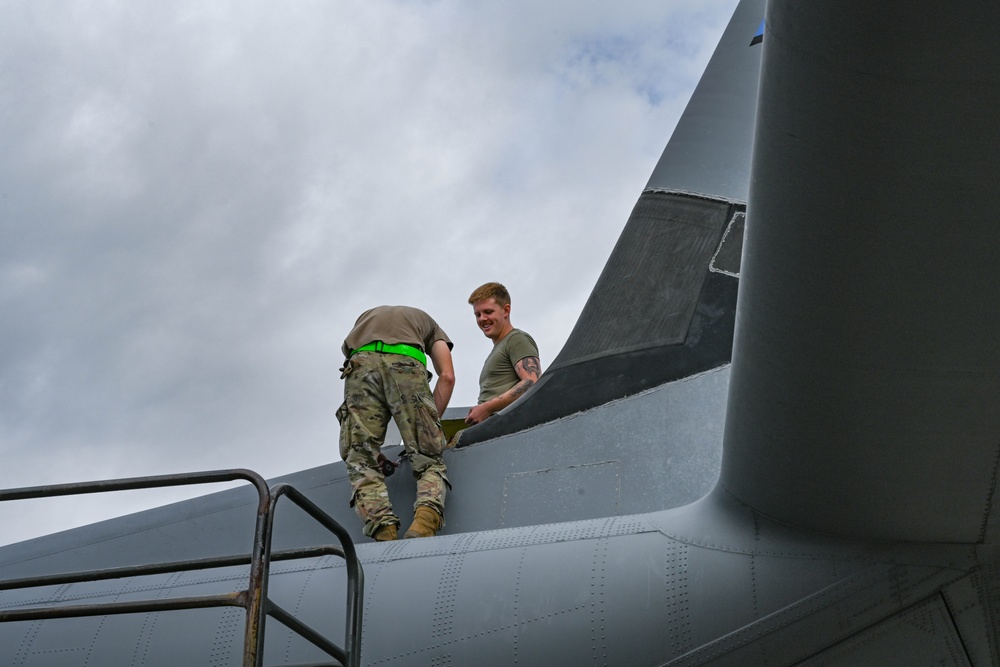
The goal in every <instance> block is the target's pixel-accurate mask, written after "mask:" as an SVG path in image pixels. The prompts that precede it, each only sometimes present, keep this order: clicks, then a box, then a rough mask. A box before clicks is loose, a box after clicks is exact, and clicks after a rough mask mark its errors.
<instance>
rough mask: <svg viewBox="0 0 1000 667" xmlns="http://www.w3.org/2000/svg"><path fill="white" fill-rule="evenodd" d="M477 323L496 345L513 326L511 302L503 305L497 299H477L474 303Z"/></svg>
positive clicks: (473, 307) (473, 309)
mask: <svg viewBox="0 0 1000 667" xmlns="http://www.w3.org/2000/svg"><path fill="white" fill-rule="evenodd" d="M472 312H473V313H474V314H475V315H476V324H477V325H479V329H480V330H481V331H482V332H483V334H485V335H486V337H487V338H489V339H490V340H492V341H493V344H494V345H496V344H497V343H498V342H499V341H500V339H501V338H503V337H504V336H506V335H507V334H508V333H509V332H510V331H511V329H513V327H512V326H511V324H510V304H509V303H508V304H507V305H505V306H501V305H500V304H498V303H497V300H496V299H486V300H485V301H476V302H475V303H473V304H472Z"/></svg>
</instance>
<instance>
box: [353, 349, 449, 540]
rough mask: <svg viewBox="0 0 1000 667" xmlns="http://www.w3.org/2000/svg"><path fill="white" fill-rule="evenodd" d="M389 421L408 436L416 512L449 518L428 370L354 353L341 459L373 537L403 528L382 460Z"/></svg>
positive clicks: (403, 359) (395, 357)
mask: <svg viewBox="0 0 1000 667" xmlns="http://www.w3.org/2000/svg"><path fill="white" fill-rule="evenodd" d="M390 417H391V418H392V419H394V420H395V421H396V426H397V427H398V428H399V432H400V434H401V435H402V436H403V446H404V447H405V448H406V453H407V454H408V455H409V458H410V464H411V466H412V469H413V476H414V477H415V478H416V479H417V499H416V502H415V503H414V505H413V507H414V509H416V508H417V507H419V506H420V505H427V506H429V507H432V508H434V509H435V510H437V512H438V513H439V514H441V516H444V500H445V494H446V492H447V487H448V477H447V468H446V467H445V464H444V459H443V458H442V457H441V452H442V451H444V449H445V438H444V431H442V430H441V420H440V417H439V416H438V412H437V407H436V406H435V405H434V397H433V396H432V395H431V390H430V386H429V385H428V384H427V371H426V369H425V368H424V366H423V364H421V363H420V362H419V361H417V360H416V359H411V358H410V357H407V356H403V355H399V354H382V353H379V352H357V353H355V354H354V356H352V357H351V358H350V359H349V360H348V361H347V364H346V366H345V368H344V404H343V405H341V406H340V409H339V410H337V418H338V419H339V420H340V456H341V457H342V458H343V459H344V462H345V463H346V464H347V476H348V479H349V480H350V482H351V489H352V491H353V494H352V497H351V503H352V504H353V505H354V511H355V512H357V514H358V517H359V518H360V519H361V520H362V521H363V522H364V524H365V535H368V536H372V535H374V534H375V531H377V530H378V529H379V528H381V527H382V526H385V525H389V524H395V525H397V526H398V525H399V518H398V517H397V516H396V515H395V513H394V512H393V511H392V503H391V502H390V501H389V490H388V489H387V488H386V486H385V477H384V476H383V475H382V471H381V469H380V468H379V465H378V461H377V459H378V455H379V453H380V451H381V448H382V443H383V442H384V441H385V432H386V427H387V426H388V424H389V418H390Z"/></svg>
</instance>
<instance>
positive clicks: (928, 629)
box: [801, 595, 972, 667]
mask: <svg viewBox="0 0 1000 667" xmlns="http://www.w3.org/2000/svg"><path fill="white" fill-rule="evenodd" d="M801 665H802V667H853V666H854V665H941V666H942V667H971V665H972V663H971V662H970V661H969V657H968V654H967V653H966V651H965V649H964V647H963V646H962V640H961V638H960V637H959V635H958V631H957V630H956V629H955V624H954V622H953V621H952V620H951V614H949V613H948V608H947V606H946V605H945V603H944V600H943V599H942V597H941V596H940V595H935V596H934V597H932V598H930V599H928V600H925V601H923V602H921V603H919V604H916V605H914V606H912V607H910V608H908V609H904V610H902V611H900V612H899V613H898V614H896V615H895V616H893V617H891V618H888V619H886V620H884V621H882V622H881V623H877V624H875V625H873V626H872V627H870V628H868V629H866V630H864V631H863V632H860V633H858V634H857V635H854V636H853V637H851V638H850V639H848V640H846V641H843V642H841V643H839V644H837V645H836V646H834V647H833V648H831V649H829V650H827V651H823V652H822V653H820V654H818V655H816V656H814V657H813V658H811V659H809V660H806V661H804V662H802V663H801Z"/></svg>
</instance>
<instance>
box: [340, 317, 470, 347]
mask: <svg viewBox="0 0 1000 667" xmlns="http://www.w3.org/2000/svg"><path fill="white" fill-rule="evenodd" d="M377 340H380V341H382V342H383V343H386V344H388V345H412V346H413V347H419V348H420V349H421V350H423V351H424V352H425V353H430V351H431V346H432V345H434V341H438V340H443V341H444V342H446V343H447V344H448V349H449V350H450V349H451V348H452V347H454V344H453V343H452V342H451V339H450V338H448V334H446V333H445V332H444V330H443V329H441V327H439V326H438V323H437V322H435V321H434V319H433V318H432V317H431V316H430V315H428V314H427V313H425V312H424V311H422V310H420V309H419V308H411V307H410V306H377V307H375V308H372V309H371V310H366V311H365V312H363V313H361V317H359V318H358V321H357V322H355V323H354V328H353V329H351V333H349V334H347V338H345V339H344V345H343V347H342V348H341V349H342V350H343V352H344V357H349V356H351V352H352V351H354V350H356V349H358V348H359V347H361V346H362V345H367V344H368V343H372V342H374V341H377Z"/></svg>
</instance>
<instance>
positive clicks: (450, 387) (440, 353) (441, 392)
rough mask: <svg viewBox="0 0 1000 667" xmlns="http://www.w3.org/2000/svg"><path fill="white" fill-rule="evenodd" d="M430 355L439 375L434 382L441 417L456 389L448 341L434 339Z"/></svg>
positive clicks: (435, 370)
mask: <svg viewBox="0 0 1000 667" xmlns="http://www.w3.org/2000/svg"><path fill="white" fill-rule="evenodd" d="M430 355H431V362H433V364H434V372H435V373H437V376H438V377H437V382H435V383H434V405H436V406H437V410H438V416H439V417H441V416H443V415H444V411H445V408H447V407H448V402H449V401H450V400H451V392H452V391H454V390H455V367H454V365H453V364H452V361H451V350H450V349H448V343H446V342H444V341H443V340H436V341H434V344H433V345H432V346H431V349H430Z"/></svg>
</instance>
